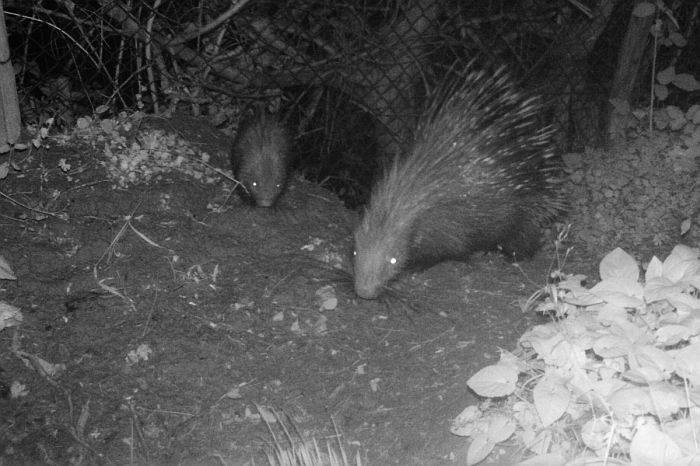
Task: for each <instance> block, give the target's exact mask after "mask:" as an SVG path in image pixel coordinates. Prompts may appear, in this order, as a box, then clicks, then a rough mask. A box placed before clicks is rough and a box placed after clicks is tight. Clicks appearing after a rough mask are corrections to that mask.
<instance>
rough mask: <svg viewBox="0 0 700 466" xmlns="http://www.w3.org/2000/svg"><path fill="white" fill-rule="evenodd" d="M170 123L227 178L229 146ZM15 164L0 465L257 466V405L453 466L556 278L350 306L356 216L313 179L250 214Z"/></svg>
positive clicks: (360, 442) (374, 452)
mask: <svg viewBox="0 0 700 466" xmlns="http://www.w3.org/2000/svg"><path fill="white" fill-rule="evenodd" d="M180 126H182V125H180ZM185 126H187V125H185ZM173 129H174V130H175V131H177V132H179V133H180V134H183V137H186V138H188V139H190V140H196V141H198V142H199V143H202V144H208V145H209V146H211V147H209V148H208V149H209V150H210V152H211V153H216V154H218V156H217V157H218V158H217V159H216V160H214V161H213V162H212V163H213V164H214V165H218V166H220V167H221V168H227V167H226V157H225V153H226V150H227V144H228V141H227V138H225V137H223V136H221V137H212V136H211V134H209V133H207V131H206V130H204V129H202V128H198V127H192V126H191V125H190V127H189V128H188V127H184V128H183V127H179V128H173ZM3 157H6V156H0V162H2V161H3ZM14 157H15V161H17V162H18V164H19V165H20V166H21V171H20V172H16V173H12V174H10V176H8V177H7V178H5V179H4V180H0V192H2V193H4V194H5V195H6V196H9V197H11V198H12V199H13V200H14V201H16V203H15V202H10V201H9V200H8V199H7V198H5V197H0V238H1V240H0V255H1V256H3V257H4V258H5V259H6V260H7V261H8V262H9V263H10V264H11V266H12V268H13V270H14V272H15V274H16V276H17V277H18V280H17V281H4V282H0V301H4V302H6V303H9V304H12V305H14V306H17V307H19V308H20V309H21V312H22V313H23V316H24V321H23V323H22V324H21V325H19V326H16V327H10V328H6V329H4V330H3V331H2V332H0V395H1V398H0V465H30V464H31V465H34V464H60V465H62V464H73V465H81V464H116V465H122V464H137V465H142V464H144V465H146V464H149V465H160V464H163V465H165V464H168V465H209V464H211V465H221V464H224V465H252V464H257V465H264V464H268V462H267V460H266V459H265V456H264V452H265V450H266V449H268V450H269V448H270V444H271V443H272V437H271V434H270V432H269V431H268V427H267V426H266V424H265V423H264V422H262V420H261V419H260V415H259V410H260V409H262V410H263V411H264V412H268V413H269V412H271V411H272V410H274V411H275V412H277V413H278V416H280V417H282V418H286V419H287V423H288V425H294V426H296V429H297V430H298V433H297V434H294V435H298V436H303V437H305V438H315V439H316V440H317V441H318V443H319V444H320V445H321V446H322V447H323V448H325V443H326V442H327V441H330V442H331V443H332V444H334V445H337V443H336V435H335V432H336V431H337V432H340V434H341V435H340V442H341V443H342V444H343V445H344V447H345V449H346V452H347V453H348V455H349V456H351V457H354V455H355V453H356V452H359V454H360V457H361V458H362V463H363V464H364V465H389V464H396V465H431V466H433V465H434V466H437V465H447V464H464V454H465V451H466V446H467V441H466V440H465V439H463V438H459V437H455V436H453V435H451V434H450V432H449V426H450V423H451V421H452V419H453V418H454V417H455V416H456V415H457V414H458V413H459V412H460V411H461V410H462V409H463V408H464V407H466V406H467V405H469V404H472V403H474V402H475V401H477V400H476V397H475V396H474V395H473V394H472V393H471V392H470V391H469V389H468V388H467V386H466V381H467V380H468V379H469V377H470V376H471V375H472V374H473V373H474V372H475V371H477V370H478V369H479V368H481V367H483V366H484V365H487V364H489V363H492V362H494V361H495V360H496V359H497V358H498V351H499V348H506V349H513V348H514V347H515V345H516V342H517V338H518V337H519V336H520V335H521V334H522V333H523V332H524V330H525V329H526V328H527V327H528V326H530V325H532V324H533V323H534V322H536V321H537V316H535V315H532V314H528V313H523V312H521V310H520V307H519V301H520V300H523V299H525V298H527V297H528V296H529V295H530V294H531V293H533V292H534V291H536V290H537V289H538V287H540V286H542V284H544V282H545V280H546V277H547V275H548V271H549V270H550V268H551V265H552V259H551V258H552V253H551V252H542V253H540V255H539V256H538V257H537V258H535V259H534V260H532V261H528V262H523V263H521V264H519V265H520V268H518V267H516V266H514V265H513V264H511V263H509V261H507V260H506V259H505V258H502V257H500V256H498V255H485V256H479V257H475V258H474V259H473V260H472V261H470V262H469V263H452V262H450V263H444V264H440V265H438V266H436V267H434V268H432V269H430V270H428V271H425V272H423V273H418V274H408V275H406V276H405V277H403V279H402V280H401V282H400V283H399V284H398V285H397V286H398V287H399V289H400V290H401V292H400V293H399V296H397V297H396V298H394V299H392V300H389V301H385V302H381V301H364V300H361V299H358V298H357V297H356V296H355V295H354V292H353V291H352V286H351V277H350V275H349V270H350V267H351V261H350V252H351V232H352V228H353V225H354V222H355V221H356V218H357V217H356V216H357V214H356V213H353V212H350V211H348V210H347V209H345V208H344V207H343V205H342V203H341V202H340V201H339V200H338V199H337V198H336V197H335V196H334V195H333V194H332V193H330V192H328V191H325V190H323V189H321V188H319V187H318V186H315V185H313V184H311V183H308V182H303V181H300V180H298V179H295V180H294V182H293V183H292V185H291V187H290V189H289V191H288V192H287V193H286V195H285V196H284V197H283V199H282V200H281V202H280V205H279V207H278V208H276V209H274V210H271V209H255V208H250V207H249V206H247V205H244V204H242V203H241V201H240V200H239V199H238V197H237V196H235V195H234V196H231V195H230V188H231V185H230V183H228V182H226V181H224V180H222V182H221V183H218V184H213V185H204V184H200V183H197V182H194V181H193V180H192V179H189V178H187V177H185V176H181V175H178V174H173V175H172V176H169V177H164V178H163V179H161V180H159V181H157V182H152V183H150V184H149V185H147V186H143V185H140V186H132V187H129V188H125V189H123V188H117V187H115V185H114V183H113V182H111V181H110V180H109V179H108V178H107V177H106V175H105V172H104V170H103V167H102V165H101V164H100V157H101V156H100V153H99V149H93V148H90V147H81V146H72V145H64V146H54V147H52V148H51V149H50V150H48V151H36V152H34V153H33V157H32V158H30V159H24V160H23V159H22V157H21V155H20V156H18V155H17V154H15V155H14ZM59 158H65V159H67V160H68V161H69V162H70V164H71V167H72V169H71V171H70V173H69V174H67V173H65V172H63V171H61V170H58V169H56V168H55V167H56V160H58V159H59ZM18 203H22V204H23V206H22V205H19V204H18ZM215 205H220V206H223V208H222V209H215V208H213V207H212V206H215ZM29 206H32V207H34V208H37V209H41V210H43V211H49V212H51V213H53V214H57V215H58V216H56V215H48V216H47V215H42V214H38V213H37V212H36V211H32V210H29V209H27V207H29ZM592 260H593V263H595V262H596V258H592ZM577 271H579V272H583V271H582V270H577ZM321 296H325V298H322V297H321ZM328 297H330V298H331V299H328ZM334 297H335V298H337V305H335V306H334V304H335V301H334V300H333V299H332V298H334ZM324 304H325V307H326V309H323V307H324ZM41 361H44V362H46V363H49V364H50V365H51V366H50V367H51V368H55V369H56V373H55V374H51V373H49V372H50V371H47V370H46V367H43V366H42V362H41ZM17 382H19V383H20V384H21V386H22V387H23V389H24V393H23V394H22V395H21V396H14V397H13V396H10V387H11V385H12V384H13V383H17ZM334 425H335V427H334ZM273 429H278V426H275V425H274V424H273ZM282 438H283V437H282ZM518 453H519V452H515V454H516V455H517V454H518ZM509 455H510V453H509V454H506V455H505V456H500V457H497V458H495V459H493V460H492V463H493V464H512V461H513V459H512V457H510V456H509Z"/></svg>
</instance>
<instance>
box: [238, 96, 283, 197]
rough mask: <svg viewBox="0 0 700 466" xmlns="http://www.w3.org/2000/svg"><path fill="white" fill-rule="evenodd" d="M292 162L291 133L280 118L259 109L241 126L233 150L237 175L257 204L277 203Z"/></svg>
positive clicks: (247, 195)
mask: <svg viewBox="0 0 700 466" xmlns="http://www.w3.org/2000/svg"><path fill="white" fill-rule="evenodd" d="M289 159H290V137H289V133H288V131H287V128H286V127H285V126H284V124H283V123H282V122H281V121H280V120H279V118H278V117H277V116H275V115H271V114H269V113H267V112H266V111H265V110H264V109H257V110H256V111H255V113H254V115H253V116H252V117H251V118H249V119H247V120H245V121H244V122H243V123H242V124H241V125H240V126H239V128H238V133H237V134H236V138H235V140H234V142H233V148H232V150H231V162H232V165H233V174H234V176H235V178H236V180H238V181H239V182H240V183H241V184H242V185H243V187H244V188H245V195H244V197H246V198H247V199H249V200H251V201H252V202H253V203H255V204H256V205H258V206H260V207H272V206H273V205H274V204H275V202H276V201H277V198H278V197H279V196H280V194H282V192H283V191H284V188H285V186H286V184H287V177H288V174H289V162H290V160H289Z"/></svg>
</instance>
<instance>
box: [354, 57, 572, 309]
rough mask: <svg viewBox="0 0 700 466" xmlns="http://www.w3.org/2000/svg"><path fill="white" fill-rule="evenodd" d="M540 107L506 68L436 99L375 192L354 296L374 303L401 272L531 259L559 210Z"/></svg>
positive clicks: (359, 240)
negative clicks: (474, 260) (484, 253)
mask: <svg viewBox="0 0 700 466" xmlns="http://www.w3.org/2000/svg"><path fill="white" fill-rule="evenodd" d="M542 110H543V106H542V103H541V101H540V99H539V98H538V97H536V96H528V95H525V94H522V93H520V92H519V91H518V90H517V89H516V87H515V85H514V83H513V81H512V80H511V78H510V77H509V76H508V74H507V73H506V72H505V70H504V68H500V69H498V70H497V71H496V72H495V73H491V74H489V73H487V72H485V71H477V72H472V73H470V74H469V75H468V76H467V77H466V78H465V79H464V81H463V82H461V83H460V84H458V85H454V84H453V85H448V86H445V87H443V89H442V90H440V91H438V92H437V94H436V97H435V98H433V100H432V102H431V103H430V104H429V105H428V108H427V111H426V112H425V114H424V116H423V117H422V118H421V121H420V122H419V124H418V127H417V131H416V135H415V140H414V143H413V146H412V148H411V150H410V151H409V152H408V154H407V155H406V156H405V157H403V158H401V159H396V160H395V161H394V163H393V164H392V165H391V167H390V168H389V170H388V171H387V173H386V174H385V176H384V178H383V179H382V180H380V181H379V182H378V183H377V184H376V185H375V186H374V188H373V190H372V195H371V198H370V202H369V205H368V207H367V209H366V211H365V213H364V216H363V218H362V220H361V222H360V225H359V226H358V227H357V229H356V230H355V263H354V280H355V290H356V292H357V294H358V295H359V296H360V297H363V298H367V299H373V298H376V297H378V296H379V294H380V293H381V291H382V289H383V288H384V287H385V286H386V285H387V284H388V283H389V282H390V281H391V280H393V279H394V278H395V277H396V276H397V275H398V274H399V273H400V272H402V271H403V270H405V269H407V268H414V267H428V266H430V265H433V264H436V263H438V262H441V261H444V260H449V259H453V260H466V259H467V258H468V257H469V255H470V254H471V253H473V252H475V251H479V250H490V249H496V248H499V247H500V248H502V249H503V251H504V252H506V253H512V254H517V255H518V256H519V257H527V256H530V255H532V254H534V252H536V250H537V249H538V247H539V246H540V238H539V237H540V229H541V227H542V226H544V225H546V224H547V223H549V222H550V221H551V220H552V219H553V218H554V217H555V216H556V214H557V213H558V212H559V211H560V210H561V209H562V208H563V202H562V198H561V196H560V194H559V192H558V190H557V189H556V177H555V175H556V173H557V171H558V170H557V168H556V164H553V163H552V161H551V158H552V156H553V153H554V151H553V143H552V136H553V130H552V129H551V128H549V127H542V126H541V125H540V123H539V121H538V114H539V113H540V112H542Z"/></svg>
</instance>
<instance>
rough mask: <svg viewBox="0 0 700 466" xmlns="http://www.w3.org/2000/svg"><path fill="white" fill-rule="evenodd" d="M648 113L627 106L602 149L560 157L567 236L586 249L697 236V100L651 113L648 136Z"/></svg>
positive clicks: (699, 209)
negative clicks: (571, 232)
mask: <svg viewBox="0 0 700 466" xmlns="http://www.w3.org/2000/svg"><path fill="white" fill-rule="evenodd" d="M647 115H648V114H647V112H646V111H645V110H643V109H640V110H639V111H636V112H634V113H631V114H630V115H629V117H628V119H627V128H626V133H627V135H626V138H625V140H624V141H618V142H617V143H615V144H614V146H613V147H611V148H609V149H607V150H605V151H603V150H597V149H595V150H594V149H588V150H587V151H586V152H585V153H583V154H566V155H564V156H563V158H564V164H565V169H566V172H567V175H568V176H567V181H566V183H565V186H566V187H565V189H566V190H567V192H568V193H569V199H570V202H571V210H570V215H569V216H570V218H571V219H575V222H576V224H575V236H574V239H575V240H577V241H578V243H577V244H581V245H584V247H586V248H588V249H589V250H590V251H600V250H601V249H603V250H604V249H608V248H611V247H615V246H622V247H628V248H633V249H635V250H636V249H639V248H640V247H641V246H643V245H655V246H666V247H670V246H671V245H673V244H675V243H676V242H678V241H690V242H692V241H693V240H694V239H698V238H700V183H698V181H697V180H698V176H700V163H699V162H698V157H697V156H698V154H700V106H698V105H695V106H693V107H691V108H690V109H689V110H688V111H686V112H683V111H681V110H680V109H679V108H677V107H671V106H669V107H666V108H664V109H662V110H661V111H658V112H656V113H655V120H654V126H655V127H656V128H658V130H657V131H655V132H654V134H651V135H650V134H648V132H647V130H646V127H647V126H648V125H647V122H646V121H647V120H646V117H647ZM662 130H664V131H662ZM670 130H675V131H670ZM611 154H614V156H612V155H611Z"/></svg>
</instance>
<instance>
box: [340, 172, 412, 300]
mask: <svg viewBox="0 0 700 466" xmlns="http://www.w3.org/2000/svg"><path fill="white" fill-rule="evenodd" d="M393 168H394V169H393V170H392V172H395V171H396V169H397V167H396V166H394V167H393ZM398 176H401V175H399V174H398V173H393V176H391V175H390V176H389V178H390V179H396V177H398ZM387 185H388V186H389V188H388V189H386V186H387ZM378 190H379V191H378ZM392 190H393V192H392ZM387 191H389V192H390V195H388V196H387V195H386V192H387ZM391 194H394V195H398V196H401V193H400V192H398V191H397V190H396V189H394V187H392V186H391V183H388V184H384V185H381V186H376V187H375V191H374V192H373V194H372V200H371V201H370V205H369V207H368V209H367V210H366V211H365V214H364V216H363V218H362V221H361V222H360V225H359V226H358V227H357V229H356V230H355V250H354V253H353V254H354V280H355V292H356V293H357V295H358V296H360V297H361V298H364V299H375V298H377V297H378V296H379V295H380V294H381V293H382V291H383V289H384V288H385V286H386V285H387V284H388V283H389V282H390V281H392V280H393V279H394V278H395V277H396V276H397V275H398V274H399V273H400V272H401V271H402V270H404V269H405V268H406V266H407V264H408V261H409V259H410V258H409V253H410V242H411V229H412V224H413V222H414V219H415V212H413V211H412V209H411V208H410V203H408V204H407V203H395V202H393V197H394V196H392V195H391Z"/></svg>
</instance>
